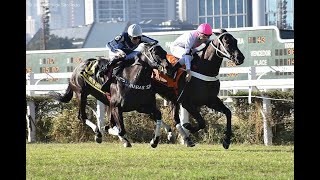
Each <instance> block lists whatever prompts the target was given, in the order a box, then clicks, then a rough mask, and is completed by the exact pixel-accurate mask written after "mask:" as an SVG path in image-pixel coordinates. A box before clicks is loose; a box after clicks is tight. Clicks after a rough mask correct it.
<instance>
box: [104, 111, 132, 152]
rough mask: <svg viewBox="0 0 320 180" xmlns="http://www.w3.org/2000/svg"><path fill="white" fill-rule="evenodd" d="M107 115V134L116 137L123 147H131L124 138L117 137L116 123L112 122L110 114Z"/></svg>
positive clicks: (112, 118)
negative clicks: (108, 121)
mask: <svg viewBox="0 0 320 180" xmlns="http://www.w3.org/2000/svg"><path fill="white" fill-rule="evenodd" d="M109 112H110V111H109ZM108 115H109V119H110V126H107V127H108V128H109V129H108V133H109V134H111V135H114V136H118V138H119V140H120V141H121V142H122V143H123V146H124V147H132V145H131V143H130V142H129V140H128V139H127V138H126V137H125V136H120V135H119V128H118V127H117V124H116V121H115V120H114V117H113V115H112V113H109V114H108Z"/></svg>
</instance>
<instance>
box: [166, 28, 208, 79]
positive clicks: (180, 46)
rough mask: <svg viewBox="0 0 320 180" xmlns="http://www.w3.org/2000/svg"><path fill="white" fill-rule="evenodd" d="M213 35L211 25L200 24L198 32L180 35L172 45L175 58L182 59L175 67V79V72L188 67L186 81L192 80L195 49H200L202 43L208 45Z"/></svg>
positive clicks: (173, 75)
mask: <svg viewBox="0 0 320 180" xmlns="http://www.w3.org/2000/svg"><path fill="white" fill-rule="evenodd" d="M211 35H212V28H211V26H210V25H209V24H207V23H204V24H200V25H199V27H198V28H197V30H193V31H190V32H186V33H184V34H182V35H180V36H179V37H178V38H177V39H176V40H175V41H174V42H173V43H172V45H171V47H170V51H171V53H172V55H173V56H175V57H177V58H180V59H179V61H178V62H177V63H176V64H175V65H174V66H173V71H172V74H171V75H170V76H171V77H172V78H173V79H174V78H175V74H176V73H175V72H176V71H177V70H178V69H179V68H180V67H181V66H182V65H184V64H185V65H186V70H187V75H186V81H187V82H189V81H190V79H191V70H190V68H191V60H192V54H193V51H194V48H197V47H199V46H200V45H201V44H202V43H208V42H209V37H210V36H211Z"/></svg>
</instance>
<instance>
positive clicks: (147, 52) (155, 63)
mask: <svg viewBox="0 0 320 180" xmlns="http://www.w3.org/2000/svg"><path fill="white" fill-rule="evenodd" d="M156 46H159V44H154V45H153V46H151V47H150V48H149V49H148V50H144V51H143V52H142V54H143V55H144V56H145V57H146V58H147V59H148V60H149V62H150V63H151V66H154V67H157V69H158V70H159V71H163V70H164V66H163V65H162V64H161V61H159V60H158V59H157V58H155V57H154V55H153V53H151V50H152V49H154V48H155V47H156ZM164 60H165V59H164Z"/></svg>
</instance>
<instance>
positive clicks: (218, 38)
mask: <svg viewBox="0 0 320 180" xmlns="http://www.w3.org/2000/svg"><path fill="white" fill-rule="evenodd" d="M226 34H229V33H228V32H224V33H221V34H220V35H219V36H218V37H217V42H218V45H215V44H213V41H211V42H210V45H211V46H212V47H213V48H214V49H215V50H216V51H217V53H216V54H217V56H218V57H220V58H224V57H225V58H228V59H229V60H231V59H232V55H230V53H229V52H228V51H227V49H226V48H225V47H224V45H223V43H222V42H221V40H220V38H221V37H222V36H224V35H226ZM218 46H220V47H222V50H220V48H219V47H218ZM218 52H219V53H220V54H222V56H220V55H219V53H218Z"/></svg>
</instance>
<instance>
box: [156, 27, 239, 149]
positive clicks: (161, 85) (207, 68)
mask: <svg viewBox="0 0 320 180" xmlns="http://www.w3.org/2000/svg"><path fill="white" fill-rule="evenodd" d="M215 34H216V35H217V38H215V39H213V40H211V41H210V43H208V44H206V46H205V47H204V48H203V49H202V50H201V51H200V52H199V53H196V54H194V59H193V60H192V62H191V74H192V78H191V80H190V82H189V83H187V82H186V81H185V74H186V72H185V71H183V70H181V68H180V69H179V71H178V74H177V79H176V80H175V81H173V80H172V79H171V78H169V77H168V76H166V75H162V74H160V77H162V78H163V79H165V80H166V81H161V80H159V79H155V78H154V79H153V81H152V86H153V89H154V90H155V91H156V92H157V93H158V94H159V95H160V96H162V97H164V98H165V99H167V100H169V101H171V103H173V104H174V110H173V114H174V119H175V123H176V127H177V129H178V130H179V132H180V134H181V133H182V134H181V135H182V136H185V135H184V134H183V133H184V132H183V131H182V132H181V130H183V129H182V128H181V127H179V126H181V125H180V119H179V115H178V113H179V106H180V104H181V106H182V107H183V108H185V109H186V110H187V111H188V112H189V113H190V114H191V115H192V116H193V118H194V119H195V120H196V121H197V125H196V126H192V125H191V123H189V122H187V123H184V124H183V125H182V126H183V127H184V128H185V129H187V130H189V131H190V133H195V132H197V131H199V130H200V129H204V128H205V121H204V119H203V117H202V116H201V114H200V112H199V109H200V107H201V106H204V105H205V106H207V107H208V108H211V109H214V110H216V111H219V112H222V113H223V114H225V116H226V118H227V128H226V131H225V132H224V134H225V136H224V137H223V139H222V144H223V147H224V148H225V149H228V148H229V145H230V139H231V134H232V131H231V111H230V110H229V109H228V108H227V107H226V106H225V105H224V104H223V102H222V101H221V100H220V98H219V97H218V94H219V90H220V81H219V69H220V67H221V63H222V60H223V58H227V59H229V60H231V61H232V62H233V63H235V64H236V65H241V64H242V63H243V61H244V59H245V57H244V55H243V54H242V52H241V51H240V50H239V48H238V45H237V39H236V38H234V37H233V36H232V35H231V34H230V33H228V32H227V31H226V30H224V29H221V30H220V32H219V33H215ZM181 75H182V76H181ZM173 82H175V83H173ZM170 83H171V84H174V85H172V86H170V85H169V84H170ZM184 138H186V137H184ZM187 143H193V142H190V141H189V142H188V141H187ZM187 145H188V144H187ZM191 146H192V145H191Z"/></svg>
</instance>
